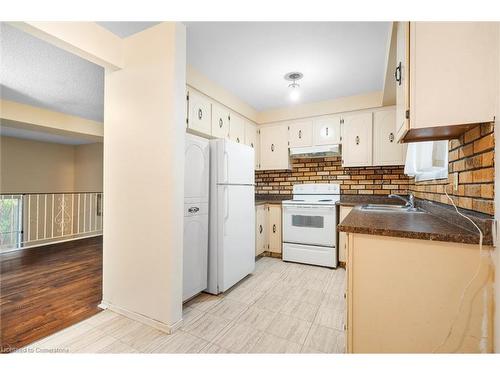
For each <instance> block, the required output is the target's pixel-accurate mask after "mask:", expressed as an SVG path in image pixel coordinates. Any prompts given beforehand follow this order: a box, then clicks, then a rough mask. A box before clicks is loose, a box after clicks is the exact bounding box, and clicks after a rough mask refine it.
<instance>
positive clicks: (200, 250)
mask: <svg viewBox="0 0 500 375" xmlns="http://www.w3.org/2000/svg"><path fill="white" fill-rule="evenodd" d="M209 158H210V144H209V141H208V140H207V139H204V138H201V137H197V136H195V135H192V134H186V144H185V171H184V256H183V288H182V289H183V293H182V297H183V298H182V299H183V301H186V300H188V299H190V298H192V297H194V296H195V295H197V294H198V293H200V292H202V291H203V290H205V289H206V288H207V282H208V275H207V273H208V201H209V177H210V162H209Z"/></svg>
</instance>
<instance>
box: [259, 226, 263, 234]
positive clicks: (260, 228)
mask: <svg viewBox="0 0 500 375" xmlns="http://www.w3.org/2000/svg"><path fill="white" fill-rule="evenodd" d="M262 229H263V228H262V225H259V233H262Z"/></svg>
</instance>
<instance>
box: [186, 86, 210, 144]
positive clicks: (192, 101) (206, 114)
mask: <svg viewBox="0 0 500 375" xmlns="http://www.w3.org/2000/svg"><path fill="white" fill-rule="evenodd" d="M188 97H189V101H188V107H189V112H188V129H190V130H193V131H195V132H197V133H201V134H203V135H211V132H212V129H211V128H212V126H211V123H212V114H211V109H212V108H211V107H212V104H211V103H210V100H209V99H208V98H207V97H205V96H203V95H201V94H199V93H198V92H196V91H193V90H189V92H188Z"/></svg>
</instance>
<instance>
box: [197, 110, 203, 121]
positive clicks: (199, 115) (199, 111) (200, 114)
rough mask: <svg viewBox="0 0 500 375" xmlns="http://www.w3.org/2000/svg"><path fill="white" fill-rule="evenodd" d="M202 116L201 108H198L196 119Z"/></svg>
mask: <svg viewBox="0 0 500 375" xmlns="http://www.w3.org/2000/svg"><path fill="white" fill-rule="evenodd" d="M202 118H203V111H202V110H201V108H198V120H201V119H202Z"/></svg>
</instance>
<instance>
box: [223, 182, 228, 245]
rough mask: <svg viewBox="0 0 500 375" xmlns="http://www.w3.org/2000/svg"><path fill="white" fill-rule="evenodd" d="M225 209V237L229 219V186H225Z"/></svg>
mask: <svg viewBox="0 0 500 375" xmlns="http://www.w3.org/2000/svg"><path fill="white" fill-rule="evenodd" d="M224 207H225V208H226V212H225V213H224V235H226V230H227V225H225V222H226V221H227V219H229V189H228V187H227V186H224Z"/></svg>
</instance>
